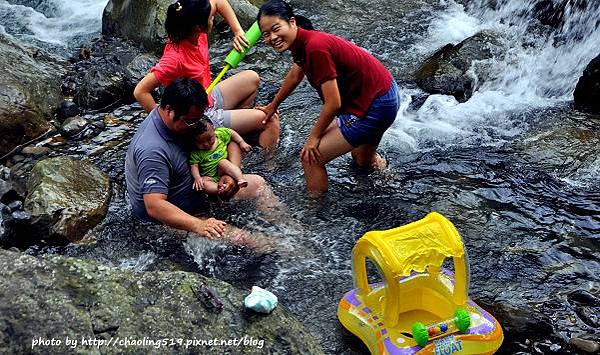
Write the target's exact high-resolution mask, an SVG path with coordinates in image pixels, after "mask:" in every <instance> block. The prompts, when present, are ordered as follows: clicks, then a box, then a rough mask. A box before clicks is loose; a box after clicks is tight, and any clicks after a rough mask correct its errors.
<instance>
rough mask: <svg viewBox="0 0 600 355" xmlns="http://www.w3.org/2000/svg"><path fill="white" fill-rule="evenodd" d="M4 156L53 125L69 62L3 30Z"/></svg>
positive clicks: (0, 141)
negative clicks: (14, 37)
mask: <svg viewBox="0 0 600 355" xmlns="http://www.w3.org/2000/svg"><path fill="white" fill-rule="evenodd" d="M0 67H1V68H2V75H0V132H2V135H0V156H2V155H4V154H6V153H7V152H9V151H10V150H12V149H13V148H14V147H15V146H17V145H20V144H22V143H24V142H27V141H29V140H30V139H32V138H34V137H37V136H39V135H40V134H42V133H44V132H46V131H47V130H48V129H49V128H50V124H49V123H48V121H47V120H49V119H51V118H52V112H53V110H54V108H55V107H56V104H57V103H58V102H60V101H61V98H62V96H61V92H60V78H61V76H62V75H64V74H65V73H66V64H65V63H64V62H61V61H60V60H58V59H56V58H53V57H51V56H50V55H49V54H47V53H45V52H44V51H42V50H40V49H32V48H28V47H25V46H22V45H20V44H19V43H17V42H16V41H15V40H13V39H12V38H11V37H10V36H8V35H6V34H3V33H2V32H0Z"/></svg>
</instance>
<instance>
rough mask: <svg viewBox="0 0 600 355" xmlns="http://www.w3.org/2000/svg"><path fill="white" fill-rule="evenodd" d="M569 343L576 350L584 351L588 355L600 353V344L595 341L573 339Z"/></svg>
mask: <svg viewBox="0 0 600 355" xmlns="http://www.w3.org/2000/svg"><path fill="white" fill-rule="evenodd" d="M569 343H570V344H571V345H572V346H574V347H575V348H577V349H579V350H581V351H584V352H586V353H590V354H593V353H595V352H598V351H600V344H598V342H596V341H593V340H587V339H581V338H571V340H570V341H569Z"/></svg>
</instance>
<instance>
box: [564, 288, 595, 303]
mask: <svg viewBox="0 0 600 355" xmlns="http://www.w3.org/2000/svg"><path fill="white" fill-rule="evenodd" d="M569 299H570V300H572V301H575V302H577V303H579V304H580V305H584V306H592V307H600V297H598V296H595V295H593V294H591V293H590V292H589V291H586V290H575V291H573V292H571V293H570V294H569Z"/></svg>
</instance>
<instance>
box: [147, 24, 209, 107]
mask: <svg viewBox="0 0 600 355" xmlns="http://www.w3.org/2000/svg"><path fill="white" fill-rule="evenodd" d="M150 72H151V73H154V75H155V76H156V79H158V81H159V82H160V84H161V85H162V86H167V85H169V84H170V83H171V82H172V81H173V80H175V79H177V78H190V79H195V80H197V81H198V82H199V83H200V84H202V86H204V88H205V89H206V88H207V87H208V86H209V85H210V63H209V61H208V36H207V35H206V33H201V34H200V36H198V43H197V44H196V45H194V44H192V43H190V42H189V41H186V40H183V41H181V42H180V43H179V44H173V43H171V42H167V45H166V46H165V50H164V52H163V55H162V57H161V58H160V61H159V62H158V64H156V65H155V66H154V67H152V69H150ZM208 100H209V105H211V106H212V97H211V96H210V95H208Z"/></svg>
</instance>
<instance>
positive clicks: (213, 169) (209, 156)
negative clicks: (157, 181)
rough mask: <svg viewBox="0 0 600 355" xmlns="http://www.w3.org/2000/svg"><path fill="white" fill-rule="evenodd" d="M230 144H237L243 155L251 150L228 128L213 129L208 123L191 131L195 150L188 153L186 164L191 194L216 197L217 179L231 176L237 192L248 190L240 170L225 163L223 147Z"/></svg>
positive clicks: (224, 149)
mask: <svg viewBox="0 0 600 355" xmlns="http://www.w3.org/2000/svg"><path fill="white" fill-rule="evenodd" d="M231 141H233V142H235V143H237V144H238V145H239V146H240V148H241V149H242V151H243V152H249V151H250V150H251V149H252V147H251V146H250V145H249V144H248V143H246V142H245V141H244V139H243V138H242V137H241V136H240V135H239V134H238V133H237V132H236V131H234V130H232V129H230V128H225V127H222V128H217V129H215V128H214V127H213V125H212V123H211V122H210V121H208V120H201V121H200V122H198V124H197V126H196V127H194V145H195V147H196V148H197V149H196V150H193V151H192V152H191V153H190V158H189V163H190V167H191V171H192V176H193V177H194V183H193V185H192V187H193V188H194V189H195V190H197V191H202V190H204V191H205V192H206V193H208V194H216V193H217V192H219V188H218V182H219V178H220V176H221V175H229V176H231V177H232V178H233V179H234V180H235V181H236V183H237V186H238V187H240V188H242V187H246V186H248V181H246V180H245V179H244V176H243V175H242V171H241V170H240V168H239V167H237V166H236V165H235V164H233V163H232V162H230V161H229V160H227V146H228V145H229V143H230V142H231ZM200 172H202V175H200Z"/></svg>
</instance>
